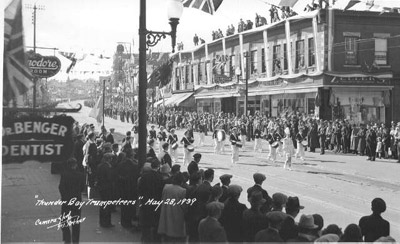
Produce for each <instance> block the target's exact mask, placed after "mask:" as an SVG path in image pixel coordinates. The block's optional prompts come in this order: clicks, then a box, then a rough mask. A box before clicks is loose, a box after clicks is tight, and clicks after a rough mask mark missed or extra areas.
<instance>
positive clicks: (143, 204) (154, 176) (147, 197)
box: [138, 159, 164, 242]
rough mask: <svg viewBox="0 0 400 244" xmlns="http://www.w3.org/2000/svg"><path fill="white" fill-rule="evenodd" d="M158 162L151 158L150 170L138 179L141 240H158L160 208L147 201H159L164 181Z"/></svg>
mask: <svg viewBox="0 0 400 244" xmlns="http://www.w3.org/2000/svg"><path fill="white" fill-rule="evenodd" d="M159 168H160V162H159V161H158V160H156V159H153V160H152V162H151V170H150V171H148V172H145V173H143V175H142V176H141V177H140V179H139V184H138V194H139V196H141V197H142V199H140V202H139V206H140V207H139V224H140V227H141V229H142V241H143V242H155V241H158V240H159V237H158V235H157V228H158V222H159V219H160V211H161V208H158V209H157V210H156V208H157V206H158V205H153V204H149V201H151V200H153V199H154V201H160V200H161V197H162V190H163V188H164V182H163V179H162V176H161V174H160V173H159V172H158V170H159Z"/></svg>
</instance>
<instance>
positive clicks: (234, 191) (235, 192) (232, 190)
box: [228, 185, 243, 196]
mask: <svg viewBox="0 0 400 244" xmlns="http://www.w3.org/2000/svg"><path fill="white" fill-rule="evenodd" d="M242 191H243V188H242V187H241V186H239V185H230V186H229V187H228V194H229V195H230V196H239V195H240V193H242Z"/></svg>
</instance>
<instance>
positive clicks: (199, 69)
mask: <svg viewBox="0 0 400 244" xmlns="http://www.w3.org/2000/svg"><path fill="white" fill-rule="evenodd" d="M197 79H198V83H197V84H200V82H201V81H202V80H203V63H201V62H200V63H199V64H198V65H197Z"/></svg>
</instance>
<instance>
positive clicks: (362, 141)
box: [357, 127, 367, 156]
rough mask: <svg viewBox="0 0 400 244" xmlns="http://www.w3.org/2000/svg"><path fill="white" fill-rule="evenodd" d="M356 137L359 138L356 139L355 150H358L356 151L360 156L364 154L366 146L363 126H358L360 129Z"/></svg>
mask: <svg viewBox="0 0 400 244" xmlns="http://www.w3.org/2000/svg"><path fill="white" fill-rule="evenodd" d="M357 135H358V138H359V141H358V148H357V150H358V153H359V154H360V155H361V156H364V154H365V148H366V143H367V142H366V140H365V137H366V130H365V128H363V127H361V128H360V130H359V131H358V134H357Z"/></svg>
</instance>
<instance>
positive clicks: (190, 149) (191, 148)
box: [186, 145, 194, 152]
mask: <svg viewBox="0 0 400 244" xmlns="http://www.w3.org/2000/svg"><path fill="white" fill-rule="evenodd" d="M186 149H187V150H188V151H189V152H193V151H194V146H192V145H189V146H187V147H186Z"/></svg>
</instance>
